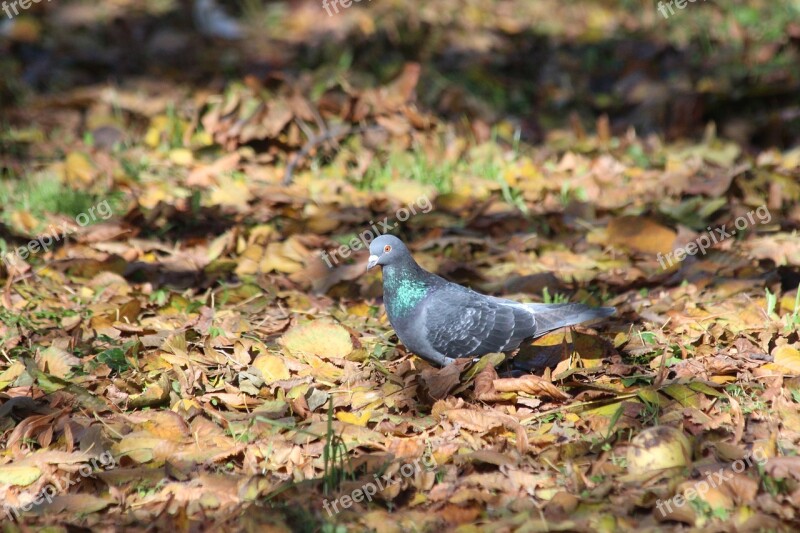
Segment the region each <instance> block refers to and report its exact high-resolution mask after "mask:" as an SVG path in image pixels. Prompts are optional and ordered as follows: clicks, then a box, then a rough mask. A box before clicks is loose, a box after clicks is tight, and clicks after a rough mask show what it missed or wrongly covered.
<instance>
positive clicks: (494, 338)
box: [424, 287, 536, 358]
mask: <svg viewBox="0 0 800 533" xmlns="http://www.w3.org/2000/svg"><path fill="white" fill-rule="evenodd" d="M459 289H461V288H460V287H459ZM424 306H425V311H424V312H425V330H426V331H425V336H426V339H427V341H428V343H429V344H430V345H431V346H432V347H433V348H434V349H435V350H436V351H438V352H439V353H442V354H444V355H446V356H447V357H452V358H458V357H472V356H475V355H483V354H487V353H493V352H504V351H508V350H513V349H515V348H517V347H518V346H519V344H520V343H521V342H522V341H523V340H524V339H526V338H528V337H531V336H533V335H534V333H535V332H536V325H535V322H534V318H533V313H531V312H530V311H528V310H527V309H524V308H523V307H522V306H519V305H508V304H505V303H503V301H502V300H499V299H497V298H489V297H486V296H483V295H481V294H478V293H476V292H473V291H470V290H454V289H453V290H444V291H440V292H437V293H436V294H435V295H434V296H433V297H432V298H429V299H427V300H426V302H425V304H424Z"/></svg>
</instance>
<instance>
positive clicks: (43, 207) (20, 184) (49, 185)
mask: <svg viewBox="0 0 800 533" xmlns="http://www.w3.org/2000/svg"><path fill="white" fill-rule="evenodd" d="M0 202H2V204H3V206H5V209H4V210H3V213H4V214H7V213H9V211H14V210H25V211H28V212H29V213H31V214H32V215H33V216H35V217H38V216H40V215H42V214H44V213H59V214H64V215H69V216H72V217H75V216H78V215H79V214H81V213H84V212H86V211H88V209H89V208H90V207H92V206H93V205H94V204H95V203H96V198H95V196H94V195H91V194H88V193H86V192H84V191H79V190H76V189H72V188H70V187H67V186H66V185H64V184H63V183H61V182H60V181H59V180H58V179H56V178H42V179H28V178H24V179H21V180H3V181H2V182H0Z"/></svg>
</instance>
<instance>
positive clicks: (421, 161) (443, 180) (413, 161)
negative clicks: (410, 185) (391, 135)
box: [358, 147, 456, 193]
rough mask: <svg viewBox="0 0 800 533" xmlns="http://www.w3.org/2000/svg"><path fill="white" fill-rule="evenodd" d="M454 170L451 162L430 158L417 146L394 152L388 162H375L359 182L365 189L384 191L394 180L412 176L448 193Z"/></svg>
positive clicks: (424, 183)
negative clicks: (438, 161)
mask: <svg viewBox="0 0 800 533" xmlns="http://www.w3.org/2000/svg"><path fill="white" fill-rule="evenodd" d="M455 170H456V168H455V166H454V165H452V164H450V163H437V162H434V161H430V160H429V159H428V157H427V155H425V152H424V151H422V149H420V148H418V147H417V148H414V149H413V150H411V151H408V152H391V153H389V156H388V158H387V159H386V161H385V162H375V163H373V164H372V165H370V167H369V168H368V169H367V172H366V173H365V174H364V179H363V180H362V181H361V182H360V183H359V184H358V185H359V187H360V188H361V189H363V190H382V189H384V188H386V186H387V185H389V183H391V182H392V181H395V180H398V179H410V180H413V181H418V182H419V183H422V184H423V185H432V186H433V187H434V188H436V190H437V191H438V192H440V193H448V192H450V191H451V190H452V188H453V173H454V172H455Z"/></svg>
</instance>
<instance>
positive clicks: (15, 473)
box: [0, 465, 42, 487]
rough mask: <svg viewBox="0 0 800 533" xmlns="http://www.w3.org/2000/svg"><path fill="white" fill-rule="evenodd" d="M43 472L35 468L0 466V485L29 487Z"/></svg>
mask: <svg viewBox="0 0 800 533" xmlns="http://www.w3.org/2000/svg"><path fill="white" fill-rule="evenodd" d="M41 475H42V471H41V470H39V469H38V468H36V467H35V466H16V465H5V466H0V485H17V486H19V487H27V486H28V485H30V484H31V483H33V482H34V481H36V480H37V479H39V477H41Z"/></svg>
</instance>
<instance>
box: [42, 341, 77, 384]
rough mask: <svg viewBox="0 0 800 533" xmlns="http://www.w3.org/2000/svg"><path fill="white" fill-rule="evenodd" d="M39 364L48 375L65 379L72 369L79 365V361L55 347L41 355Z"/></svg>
mask: <svg viewBox="0 0 800 533" xmlns="http://www.w3.org/2000/svg"><path fill="white" fill-rule="evenodd" d="M41 363H42V364H43V366H44V367H45V368H44V371H45V372H48V373H49V374H51V375H53V376H56V377H59V378H62V379H65V378H66V377H67V376H68V375H69V374H70V373H71V371H72V368H73V367H75V366H78V365H80V364H81V361H80V359H78V358H77V357H75V356H74V355H72V354H71V353H69V352H67V351H66V350H62V349H60V348H57V347H55V346H50V347H49V348H47V349H46V350H45V351H43V352H42V354H41Z"/></svg>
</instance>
